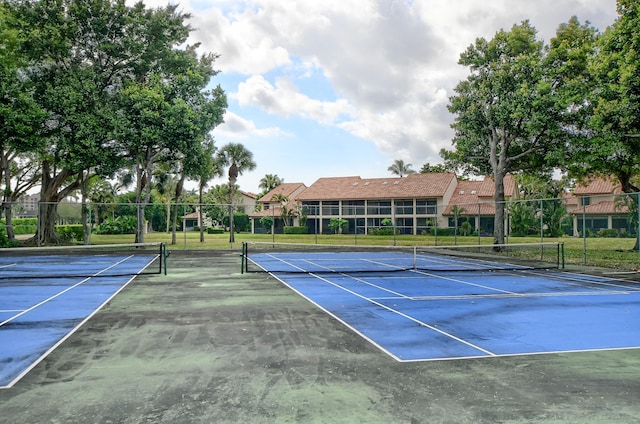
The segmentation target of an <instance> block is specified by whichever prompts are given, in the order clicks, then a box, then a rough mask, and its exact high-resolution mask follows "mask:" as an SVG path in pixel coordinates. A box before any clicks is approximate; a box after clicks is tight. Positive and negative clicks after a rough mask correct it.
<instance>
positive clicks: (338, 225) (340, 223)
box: [329, 218, 349, 234]
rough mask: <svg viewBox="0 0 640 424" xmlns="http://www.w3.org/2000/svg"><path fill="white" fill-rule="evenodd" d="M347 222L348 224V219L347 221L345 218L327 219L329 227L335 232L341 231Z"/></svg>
mask: <svg viewBox="0 0 640 424" xmlns="http://www.w3.org/2000/svg"><path fill="white" fill-rule="evenodd" d="M347 224H349V221H347V220H346V219H341V218H331V219H330V220H329V228H330V229H331V231H333V232H334V233H335V234H338V233H341V232H342V231H343V230H344V228H345V227H346V226H347Z"/></svg>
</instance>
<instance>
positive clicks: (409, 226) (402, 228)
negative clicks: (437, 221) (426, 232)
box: [396, 218, 413, 234]
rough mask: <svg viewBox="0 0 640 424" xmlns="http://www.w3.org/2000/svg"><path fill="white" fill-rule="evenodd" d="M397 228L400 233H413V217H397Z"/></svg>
mask: <svg viewBox="0 0 640 424" xmlns="http://www.w3.org/2000/svg"><path fill="white" fill-rule="evenodd" d="M396 230H397V231H398V232H399V233H400V234H413V218H396Z"/></svg>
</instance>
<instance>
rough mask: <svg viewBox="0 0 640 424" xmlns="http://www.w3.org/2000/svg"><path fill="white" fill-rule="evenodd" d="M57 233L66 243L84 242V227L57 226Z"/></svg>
mask: <svg viewBox="0 0 640 424" xmlns="http://www.w3.org/2000/svg"><path fill="white" fill-rule="evenodd" d="M56 233H58V235H59V236H60V238H61V239H62V240H64V241H82V240H84V232H83V231H82V225H78V224H74V225H56Z"/></svg>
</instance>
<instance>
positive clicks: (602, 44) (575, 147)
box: [567, 0, 640, 250]
mask: <svg viewBox="0 0 640 424" xmlns="http://www.w3.org/2000/svg"><path fill="white" fill-rule="evenodd" d="M617 10H618V18H617V20H616V21H615V22H614V24H613V25H612V26H611V27H609V28H607V30H606V31H605V32H604V34H603V35H602V36H601V37H600V38H599V40H598V43H597V49H596V50H595V54H593V55H592V56H591V61H590V64H589V65H590V66H589V71H590V73H591V75H592V76H593V81H592V84H591V85H589V86H588V89H589V93H588V94H587V96H586V98H587V99H588V102H585V103H587V104H588V105H589V106H590V111H592V115H591V119H590V121H589V126H588V128H587V129H586V130H585V131H583V133H582V135H583V137H581V138H580V139H578V140H576V142H575V143H572V145H571V149H572V150H571V152H570V154H569V155H568V156H569V157H571V162H570V163H568V164H567V167H568V169H569V171H570V173H571V175H572V176H574V177H577V178H583V177H585V176H589V175H593V174H596V175H601V176H606V177H608V176H614V177H615V178H616V179H617V180H618V181H619V182H620V185H621V187H622V190H623V191H624V192H625V193H637V192H640V182H639V181H638V176H639V175H640V32H639V31H638V28H640V2H639V1H637V0H618V2H617ZM630 199H631V201H632V202H633V203H634V204H635V205H634V206H632V208H631V209H632V210H637V203H638V196H635V195H634V196H630ZM638 248H639V244H638V242H636V246H635V250H638Z"/></svg>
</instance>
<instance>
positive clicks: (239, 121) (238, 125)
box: [213, 111, 290, 140]
mask: <svg viewBox="0 0 640 424" xmlns="http://www.w3.org/2000/svg"><path fill="white" fill-rule="evenodd" d="M213 134H214V137H215V138H216V139H218V140H224V139H226V138H232V139H243V138H248V137H251V136H254V137H288V136H290V134H287V133H286V132H285V131H283V130H282V129H280V128H277V127H269V128H256V125H255V123H254V122H253V121H250V120H248V119H244V118H243V117H241V116H239V115H236V114H235V113H233V112H229V111H227V112H226V113H225V115H224V123H223V124H221V125H220V126H218V127H217V128H216V129H215V130H214V132H213Z"/></svg>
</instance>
